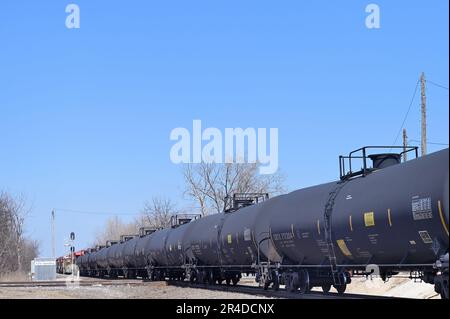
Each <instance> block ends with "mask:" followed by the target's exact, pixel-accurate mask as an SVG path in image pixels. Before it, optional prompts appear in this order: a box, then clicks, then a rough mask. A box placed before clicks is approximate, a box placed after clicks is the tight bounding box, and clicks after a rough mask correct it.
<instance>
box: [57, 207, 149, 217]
mask: <svg viewBox="0 0 450 319" xmlns="http://www.w3.org/2000/svg"><path fill="white" fill-rule="evenodd" d="M54 210H55V211H56V212H66V213H74V214H85V215H106V216H115V215H117V216H139V215H141V213H107V212H88V211H82V210H75V209H65V208H55V209H54Z"/></svg>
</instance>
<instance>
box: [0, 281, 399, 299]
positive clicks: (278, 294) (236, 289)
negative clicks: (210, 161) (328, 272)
mask: <svg viewBox="0 0 450 319" xmlns="http://www.w3.org/2000/svg"><path fill="white" fill-rule="evenodd" d="M150 283H152V281H148V280H142V279H134V280H133V279H131V280H130V279H114V280H111V279H103V280H80V281H78V282H71V281H69V280H67V281H66V280H59V281H42V282H37V281H17V282H0V288H33V287H66V286H67V287H71V286H72V287H73V286H80V287H92V286H142V285H146V284H150ZM165 283H166V284H167V285H169V286H175V287H181V288H194V289H206V290H211V291H221V292H231V293H242V294H247V295H253V296H262V297H269V298H279V299H398V298H394V297H382V296H372V295H362V294H344V295H339V294H337V293H332V292H330V293H328V294H324V293H322V292H316V291H312V292H310V293H308V294H300V293H299V292H297V293H295V292H294V293H291V292H287V291H286V290H283V289H280V290H279V291H274V290H270V289H269V290H264V289H262V288H260V287H256V286H249V285H245V284H238V285H236V286H226V285H207V284H191V283H189V282H187V281H166V282H165Z"/></svg>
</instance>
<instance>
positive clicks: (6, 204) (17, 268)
mask: <svg viewBox="0 0 450 319" xmlns="http://www.w3.org/2000/svg"><path fill="white" fill-rule="evenodd" d="M24 203H25V201H24V200H23V197H13V196H12V195H10V194H8V193H6V192H0V275H5V274H8V273H13V272H24V271H29V270H30V267H31V261H32V260H33V259H34V258H36V256H37V255H38V253H39V244H38V242H36V241H34V240H32V239H30V238H27V237H26V235H25V230H24V225H25V221H26V217H27V216H28V211H27V210H26V209H25V205H24Z"/></svg>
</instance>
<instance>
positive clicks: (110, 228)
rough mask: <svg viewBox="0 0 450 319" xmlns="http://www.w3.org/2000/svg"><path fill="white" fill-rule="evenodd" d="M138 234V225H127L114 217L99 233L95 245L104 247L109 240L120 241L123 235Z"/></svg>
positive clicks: (107, 221) (108, 220)
mask: <svg viewBox="0 0 450 319" xmlns="http://www.w3.org/2000/svg"><path fill="white" fill-rule="evenodd" d="M134 234H137V229H136V224H135V223H133V222H131V223H125V222H123V221H122V220H120V219H119V217H117V216H114V217H110V218H109V219H107V220H106V223H105V226H104V227H102V229H101V230H100V231H97V235H96V238H95V242H94V246H95V245H104V244H105V243H106V242H107V241H108V240H120V236H122V235H134Z"/></svg>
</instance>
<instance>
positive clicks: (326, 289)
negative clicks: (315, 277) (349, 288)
mask: <svg viewBox="0 0 450 319" xmlns="http://www.w3.org/2000/svg"><path fill="white" fill-rule="evenodd" d="M330 290H331V284H325V285H322V291H323V293H324V294H327V293H329V292H330Z"/></svg>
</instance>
